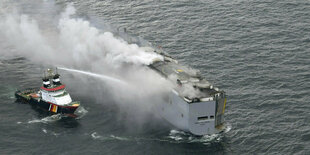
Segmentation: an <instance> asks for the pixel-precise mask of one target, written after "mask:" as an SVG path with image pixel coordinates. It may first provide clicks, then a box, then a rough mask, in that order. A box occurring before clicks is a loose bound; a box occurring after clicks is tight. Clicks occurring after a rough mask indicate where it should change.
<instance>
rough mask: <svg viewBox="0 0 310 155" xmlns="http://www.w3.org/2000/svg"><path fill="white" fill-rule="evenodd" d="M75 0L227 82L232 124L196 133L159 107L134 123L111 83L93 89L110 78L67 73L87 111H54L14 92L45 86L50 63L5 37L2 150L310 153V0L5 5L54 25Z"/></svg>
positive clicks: (93, 16)
mask: <svg viewBox="0 0 310 155" xmlns="http://www.w3.org/2000/svg"><path fill="white" fill-rule="evenodd" d="M70 2H72V3H73V6H74V7H75V8H76V10H77V12H76V15H75V16H76V17H79V18H83V19H84V20H87V21H90V23H91V24H92V25H94V26H96V27H97V28H98V29H102V30H103V31H110V30H111V31H112V30H116V29H118V28H121V29H123V28H126V29H127V32H128V33H129V34H131V35H133V36H139V37H141V38H144V39H145V40H147V41H148V42H150V43H152V44H153V45H154V46H161V47H162V48H163V50H164V51H165V52H167V53H168V54H170V55H171V56H172V57H174V58H176V59H177V60H179V62H180V63H182V64H186V65H188V66H190V67H192V68H194V69H198V70H200V71H201V73H202V75H203V76H204V77H206V78H207V79H208V80H209V81H210V82H211V83H213V84H214V85H216V86H218V87H219V88H221V89H223V90H225V91H226V93H227V95H228V101H227V106H226V111H225V121H226V125H227V126H228V129H227V130H226V132H225V133H223V134H221V135H209V136H204V137H195V136H193V135H190V134H188V133H184V132H182V131H180V130H178V129H175V128H173V127H172V126H170V125H169V124H168V123H167V122H165V121H164V120H160V119H158V118H155V116H153V115H152V114H149V115H148V116H145V117H147V119H146V120H147V121H142V123H141V121H139V123H136V121H135V118H137V116H135V114H134V113H130V112H126V110H124V109H122V108H120V107H119V106H117V105H118V104H117V103H115V102H116V101H113V100H112V99H106V98H105V97H104V96H108V94H109V92H108V90H104V91H102V94H103V95H102V96H96V95H93V94H94V92H97V91H98V90H100V88H101V87H104V85H100V84H99V85H98V84H96V82H92V81H89V82H85V81H84V82H79V81H74V80H71V78H73V77H72V75H70V74H69V73H65V72H61V73H62V74H63V81H64V82H65V83H67V87H68V92H69V93H70V94H71V96H72V98H73V99H74V100H79V101H81V103H82V107H81V108H80V109H79V114H80V117H79V118H77V119H70V118H63V117H60V116H59V115H55V116H48V115H46V114H45V113H42V112H41V111H39V110H37V109H35V108H33V107H31V106H30V105H28V104H21V103H19V102H16V99H15V97H14V92H15V91H16V90H18V89H25V88H29V87H39V86H40V85H41V77H42V71H43V69H45V64H41V63H38V62H32V61H30V60H28V59H27V58H25V57H23V56H12V55H10V54H8V53H14V52H15V51H16V50H19V49H17V47H14V46H12V45H9V44H8V43H7V42H6V39H3V38H4V37H3V36H0V38H1V39H0V103H1V104H0V154H310V125H309V124H310V113H309V112H310V1H308V0H298V1H297V0H294V1H293V0H281V1H276V0H246V1H245V0H220V1H218V0H210V1H207V0H199V1H198V0H197V1H189V0H179V1H177V0H172V1H162V0H155V1H151V0H139V1H120V0H117V1H112V0H105V1H101V0H72V1H70V0H55V1H52V0H44V1H40V0H30V1H22V0H16V1H6V0H2V1H0V5H1V4H2V5H7V6H9V7H15V8H18V9H17V10H18V12H19V13H22V14H27V15H29V16H31V17H33V18H35V19H36V20H38V23H40V26H41V28H42V29H53V25H54V24H55V23H54V22H55V21H54V19H55V18H57V16H58V15H59V13H60V12H62V11H63V10H64V9H65V8H66V5H67V4H68V3H70ZM0 8H1V7H0ZM0 18H3V16H0ZM44 25H50V26H49V27H48V26H46V28H44ZM55 27H57V24H56V26H55ZM69 39H70V38H69ZM8 55H9V56H8ZM68 61H70V60H68ZM103 68H104V67H103ZM73 79H74V78H73ZM94 87H95V88H94ZM82 88H83V91H79V89H82ZM107 98H108V97H107Z"/></svg>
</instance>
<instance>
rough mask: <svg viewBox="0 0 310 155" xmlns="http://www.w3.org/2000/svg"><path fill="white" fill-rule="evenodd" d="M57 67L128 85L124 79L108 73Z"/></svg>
mask: <svg viewBox="0 0 310 155" xmlns="http://www.w3.org/2000/svg"><path fill="white" fill-rule="evenodd" d="M57 68H58V69H61V70H65V71H69V72H75V73H80V74H84V75H88V76H91V77H95V78H99V79H101V80H105V81H110V82H115V83H119V84H123V85H128V84H127V83H126V82H125V81H123V80H120V79H117V78H114V77H110V76H106V75H102V74H96V73H91V72H87V71H82V70H77V69H70V68H65V67H57Z"/></svg>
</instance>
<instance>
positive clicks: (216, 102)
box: [141, 46, 226, 136]
mask: <svg viewBox="0 0 310 155" xmlns="http://www.w3.org/2000/svg"><path fill="white" fill-rule="evenodd" d="M141 48H142V49H143V50H144V51H146V52H155V53H157V54H159V55H161V56H162V57H163V59H161V60H159V59H158V60H154V61H153V62H152V63H151V64H150V65H148V67H149V68H151V69H152V70H154V71H155V72H157V73H158V74H160V75H161V76H162V77H164V78H166V79H168V80H170V81H171V82H172V83H173V84H174V88H173V89H172V90H171V92H170V93H168V95H167V96H165V97H164V98H163V99H164V101H163V102H162V103H161V104H158V105H157V108H156V109H157V110H158V113H159V114H160V116H162V117H163V118H164V119H166V120H167V121H168V122H170V123H171V124H172V125H174V126H175V127H177V128H179V129H181V130H184V131H187V132H190V133H192V134H194V135H199V136H200V135H210V134H216V133H220V132H222V131H224V129H225V125H224V112H225V106H226V93H225V92H224V91H223V90H220V89H219V88H217V87H215V86H213V85H212V84H211V83H210V82H208V81H207V80H206V79H205V78H204V77H202V76H201V74H200V72H199V71H195V70H193V69H191V68H188V67H186V66H183V65H181V64H179V63H178V61H177V60H175V59H173V58H172V57H171V56H169V55H168V54H166V53H164V52H163V51H162V50H161V49H160V48H154V47H150V46H145V47H141Z"/></svg>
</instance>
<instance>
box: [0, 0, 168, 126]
mask: <svg viewBox="0 0 310 155" xmlns="http://www.w3.org/2000/svg"><path fill="white" fill-rule="evenodd" d="M0 9H2V11H0V12H1V13H0V16H1V18H0V38H1V39H0V42H5V43H6V44H8V45H9V46H10V48H11V49H14V50H11V51H14V52H13V53H11V54H13V55H19V56H23V57H25V58H27V59H28V60H30V61H32V62H33V63H38V64H40V65H52V66H61V67H67V68H74V69H80V70H84V71H88V72H94V73H97V74H104V75H107V76H110V77H112V78H113V77H115V78H117V79H120V80H122V81H125V82H126V83H128V85H126V86H124V85H118V84H115V83H110V82H109V81H102V79H96V78H95V77H94V78H90V77H87V76H75V80H77V81H79V82H74V81H71V83H79V84H80V85H81V83H82V84H84V86H83V88H79V90H80V91H85V93H89V91H92V93H91V94H92V97H96V98H98V100H102V101H105V100H108V99H110V100H113V101H114V102H115V103H116V104H118V105H119V106H120V107H121V109H123V111H126V112H129V113H130V112H131V113H133V114H134V115H133V118H132V119H133V120H132V121H137V122H144V121H145V120H144V117H141V115H142V114H146V113H149V112H150V111H153V110H152V109H153V106H154V105H156V104H158V102H163V101H162V100H161V97H160V96H161V95H162V94H167V92H169V90H170V88H171V83H170V82H169V81H167V80H166V79H163V78H162V77H160V76H159V75H157V74H156V73H154V72H153V71H151V70H149V69H148V68H147V67H145V65H148V64H150V63H151V62H152V61H153V60H156V59H157V60H158V59H159V60H162V59H163V58H162V57H161V56H160V55H158V54H156V53H149V52H145V51H143V50H142V49H141V48H140V47H139V46H138V45H136V44H129V43H127V42H126V41H124V40H123V39H121V38H118V37H116V36H114V35H113V33H111V32H103V31H102V30H100V29H98V28H96V27H94V26H92V25H91V23H90V22H89V21H86V20H84V19H82V18H73V15H74V14H75V11H76V10H75V8H74V7H73V5H72V4H70V5H68V6H67V7H66V9H65V10H64V11H63V12H62V13H61V14H59V15H58V16H59V19H58V23H57V26H54V25H53V23H51V26H50V27H42V26H41V25H40V21H38V20H35V19H34V18H32V17H31V15H25V14H20V13H17V12H18V11H15V12H14V11H11V12H9V13H8V12H6V11H3V10H6V9H5V8H1V7H0ZM16 10H18V9H16ZM6 54H7V53H6V51H4V50H0V55H2V56H4V55H6ZM74 75H76V74H74ZM90 80H91V81H92V82H93V84H95V85H93V86H91V87H92V88H89V85H86V83H88V84H89V81H90ZM69 83H70V81H69ZM94 89H95V90H94ZM81 94H82V93H81ZM103 94H105V95H103ZM107 98H108V99H107ZM131 110H132V111H131Z"/></svg>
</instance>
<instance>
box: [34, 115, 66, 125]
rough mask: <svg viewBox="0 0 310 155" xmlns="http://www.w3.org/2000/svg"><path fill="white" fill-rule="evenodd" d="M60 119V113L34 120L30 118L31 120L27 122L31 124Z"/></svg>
mask: <svg viewBox="0 0 310 155" xmlns="http://www.w3.org/2000/svg"><path fill="white" fill-rule="evenodd" d="M60 119H61V114H55V115H51V116H47V117H44V118H42V119H34V120H31V121H28V123H29V124H32V123H45V124H47V123H50V122H55V121H58V120H60Z"/></svg>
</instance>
